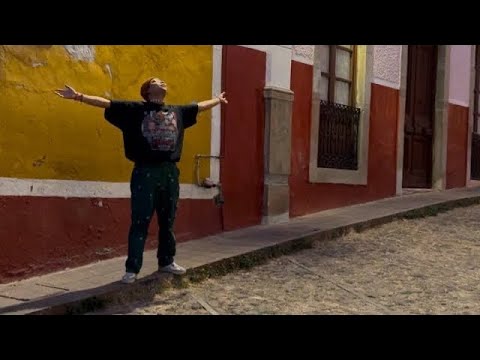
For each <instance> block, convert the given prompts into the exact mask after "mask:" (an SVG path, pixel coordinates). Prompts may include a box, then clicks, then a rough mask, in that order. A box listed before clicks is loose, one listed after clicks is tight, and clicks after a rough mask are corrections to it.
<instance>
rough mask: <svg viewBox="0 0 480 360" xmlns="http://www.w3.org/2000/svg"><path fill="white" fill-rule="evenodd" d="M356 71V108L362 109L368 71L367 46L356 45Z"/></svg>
mask: <svg viewBox="0 0 480 360" xmlns="http://www.w3.org/2000/svg"><path fill="white" fill-rule="evenodd" d="M356 47H357V48H356V58H357V63H356V66H357V68H356V71H355V77H356V79H355V106H357V107H362V106H363V104H364V103H365V81H366V71H367V46H366V45H356Z"/></svg>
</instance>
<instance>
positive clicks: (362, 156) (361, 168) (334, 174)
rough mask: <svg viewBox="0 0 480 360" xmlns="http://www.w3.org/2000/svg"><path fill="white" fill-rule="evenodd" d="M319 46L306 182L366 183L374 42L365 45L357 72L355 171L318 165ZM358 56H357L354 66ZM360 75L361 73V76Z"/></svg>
mask: <svg viewBox="0 0 480 360" xmlns="http://www.w3.org/2000/svg"><path fill="white" fill-rule="evenodd" d="M321 51H322V50H321V47H320V46H319V45H315V50H314V60H313V92H312V115H311V116H312V121H311V128H310V164H309V165H310V166H309V181H310V182H311V183H332V184H350V185H366V184H367V180H368V179H367V178H368V142H369V130H370V97H371V83H372V80H373V45H366V56H365V62H366V63H365V66H364V67H363V69H364V71H365V73H364V74H358V75H357V84H356V86H355V87H356V89H363V96H362V97H360V98H359V97H358V96H355V98H356V103H355V106H356V107H359V108H360V109H361V111H362V112H361V115H360V128H359V144H358V150H359V151H358V170H343V169H342V170H340V169H328V168H319V167H317V163H318V128H319V117H320V77H321V70H320V69H321V68H320V59H321V56H320V55H321V54H320V52H321ZM360 59H361V57H358V58H357V64H355V66H356V67H357V71H358V69H359V68H360V69H361V68H362V67H360V66H359V65H358V64H359V63H358V61H359V60H360ZM362 75H363V76H362Z"/></svg>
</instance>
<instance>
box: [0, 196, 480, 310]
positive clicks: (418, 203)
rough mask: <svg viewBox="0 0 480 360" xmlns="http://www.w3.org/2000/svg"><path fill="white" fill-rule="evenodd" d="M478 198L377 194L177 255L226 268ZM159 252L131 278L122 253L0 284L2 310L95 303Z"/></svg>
mask: <svg viewBox="0 0 480 360" xmlns="http://www.w3.org/2000/svg"><path fill="white" fill-rule="evenodd" d="M478 203H480V187H476V188H470V189H455V190H449V191H444V192H428V193H424V192H422V193H414V194H410V195H406V196H402V197H395V198H390V199H385V200H380V201H376V202H371V203H366V204H361V205H355V206H350V207H345V208H339V209H334V210H328V211H324V212H321V213H317V214H312V215H308V216H305V217H301V218H295V219H293V220H291V221H290V222H288V223H284V224H278V225H262V226H255V227H251V228H247V229H242V230H238V231H233V232H228V233H222V234H219V235H216V236H210V237H206V238H203V239H199V240H193V241H189V242H186V243H181V244H179V245H178V251H177V257H176V260H177V261H178V263H180V264H182V265H183V266H185V267H187V269H188V273H187V275H186V276H187V277H189V278H190V279H198V278H202V277H203V276H206V274H208V273H210V272H214V273H222V272H223V273H224V272H228V271H231V270H233V269H235V268H238V267H242V266H249V265H251V264H254V263H256V262H258V261H261V260H262V259H266V258H269V257H271V256H276V255H279V254H282V253H288V252H290V251H293V250H295V249H297V248H304V247H308V246H309V245H310V244H311V243H312V242H313V241H316V240H322V239H327V238H332V237H335V236H339V235H341V234H343V233H345V231H348V230H350V229H365V228H368V227H372V226H375V225H379V224H382V223H386V222H389V221H392V220H394V219H396V218H401V217H418V216H425V215H432V214H435V213H436V212H438V211H442V210H447V209H451V208H454V207H458V206H468V205H472V204H478ZM155 254H156V252H155V251H148V252H146V253H145V259H144V267H143V269H142V273H141V274H140V275H141V276H140V278H139V281H137V283H136V284H134V285H123V284H121V283H119V282H118V280H119V279H120V277H121V276H122V275H123V269H124V261H125V259H124V257H122V258H115V259H111V260H106V261H101V262H98V263H94V264H90V265H87V266H83V267H80V268H76V269H71V270H66V271H61V272H58V273H54V274H49V275H45V276H39V277H35V278H31V279H28V280H24V281H19V282H16V283H11V284H5V285H0V314H71V313H85V312H88V311H91V310H94V309H95V308H97V307H101V305H102V304H103V303H105V302H108V301H109V299H111V298H112V297H115V296H119V294H123V293H126V292H127V293H128V292H138V291H139V290H140V288H141V287H142V286H149V285H151V284H157V283H158V282H159V278H161V277H163V276H164V275H162V276H160V275H158V274H156V270H157V265H156V257H155Z"/></svg>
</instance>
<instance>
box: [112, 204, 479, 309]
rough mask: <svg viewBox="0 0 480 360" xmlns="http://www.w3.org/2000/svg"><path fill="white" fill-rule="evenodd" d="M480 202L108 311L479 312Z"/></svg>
mask: <svg viewBox="0 0 480 360" xmlns="http://www.w3.org/2000/svg"><path fill="white" fill-rule="evenodd" d="M479 218H480V206H473V207H468V208H461V209H455V210H452V211H450V212H447V213H443V214H440V215H438V216H436V217H430V218H425V219H417V220H401V221H397V222H394V223H390V224H387V225H384V226H381V227H378V228H375V229H372V230H368V231H365V232H362V233H354V232H352V233H351V234H349V235H347V236H345V237H343V238H340V239H336V240H332V241H324V242H319V243H317V244H315V246H314V248H313V249H309V250H304V251H301V252H298V253H295V254H292V255H290V256H284V257H281V258H277V259H274V260H271V261H269V262H268V263H267V264H265V265H261V266H258V267H255V268H253V269H251V270H249V271H238V272H235V273H232V274H229V275H226V276H224V277H220V278H214V279H209V280H206V281H204V282H202V283H199V284H193V285H191V286H189V287H188V288H186V289H171V290H167V291H165V292H163V293H161V294H158V295H156V296H155V298H154V299H153V301H149V302H148V303H147V302H145V301H144V302H136V303H131V304H124V305H121V306H119V307H118V306H117V307H115V308H111V309H107V311H106V312H103V313H104V314H105V313H107V314H130V315H140V314H141V315H147V314H172V315H173V314H206V315H208V314H232V315H233V314H265V315H267V314H480V287H479V286H478V284H479V280H480V270H479V266H478V264H479V259H480V227H479V226H478V222H479V221H478V220H479Z"/></svg>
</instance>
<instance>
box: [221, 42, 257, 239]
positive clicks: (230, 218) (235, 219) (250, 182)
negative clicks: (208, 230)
mask: <svg viewBox="0 0 480 360" xmlns="http://www.w3.org/2000/svg"><path fill="white" fill-rule="evenodd" d="M222 63H223V69H222V79H223V89H224V90H225V91H226V92H227V94H228V96H229V98H230V99H232V100H231V101H230V102H229V103H228V105H227V106H223V107H222V155H223V159H222V160H221V163H220V164H221V182H222V186H223V192H224V196H225V204H224V206H223V211H224V213H223V219H224V228H225V230H235V229H238V228H242V227H246V226H253V225H257V224H259V223H260V222H261V218H262V200H263V152H264V150H263V144H264V141H263V139H264V132H265V130H264V128H265V120H264V111H265V110H264V108H265V107H264V101H263V90H264V88H265V71H266V54H265V53H264V52H261V51H258V50H254V49H249V48H245V47H241V46H234V45H227V46H224V47H223V58H222Z"/></svg>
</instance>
